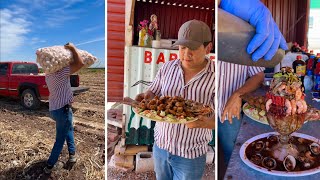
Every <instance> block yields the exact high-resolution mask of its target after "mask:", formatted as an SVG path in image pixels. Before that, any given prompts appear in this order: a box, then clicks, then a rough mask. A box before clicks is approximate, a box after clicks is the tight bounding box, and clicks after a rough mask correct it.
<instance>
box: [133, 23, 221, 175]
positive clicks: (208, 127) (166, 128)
mask: <svg viewBox="0 0 320 180" xmlns="http://www.w3.org/2000/svg"><path fill="white" fill-rule="evenodd" d="M211 41H212V36H211V30H210V28H209V27H208V25H206V24H205V23H204V22H201V21H198V20H191V21H188V22H186V23H184V24H183V25H182V26H181V27H180V29H179V33H178V41H177V42H176V43H175V45H179V57H180V59H177V60H173V61H170V62H167V63H165V64H164V65H163V66H162V67H161V68H160V70H159V71H158V73H157V75H156V77H155V79H154V81H153V83H152V85H151V86H150V87H149V90H148V91H147V92H145V93H142V94H139V95H138V96H137V97H136V100H138V101H141V100H142V99H143V98H152V97H154V96H155V95H157V96H181V97H183V98H184V99H191V100H194V101H197V102H201V103H203V104H207V105H210V106H211V108H213V109H214V96H215V93H214V92H215V86H214V82H215V76H214V61H211V60H209V59H207V58H206V54H208V53H209V52H210V50H211V49H212V43H211ZM214 124H215V121H214V115H213V113H212V114H211V115H210V116H208V117H203V116H202V117H199V120H198V121H195V122H193V123H189V124H171V123H165V122H157V123H156V125H155V128H154V136H155V138H154V139H155V142H154V147H153V156H154V159H155V172H156V177H157V179H158V180H170V179H192V180H194V179H201V177H202V175H203V171H204V167H205V161H206V153H207V146H208V143H209V142H210V141H211V140H212V137H213V136H212V129H213V128H214Z"/></svg>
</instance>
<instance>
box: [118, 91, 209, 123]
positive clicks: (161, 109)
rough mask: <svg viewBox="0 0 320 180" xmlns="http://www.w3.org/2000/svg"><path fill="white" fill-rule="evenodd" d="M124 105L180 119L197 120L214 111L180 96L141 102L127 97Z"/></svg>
mask: <svg viewBox="0 0 320 180" xmlns="http://www.w3.org/2000/svg"><path fill="white" fill-rule="evenodd" d="M122 103H124V104H127V105H130V106H132V107H135V108H139V109H140V111H141V112H142V111H149V110H153V111H154V112H156V114H157V115H158V116H160V117H165V116H169V117H171V118H178V119H183V118H187V117H188V118H195V117H197V116H199V115H203V116H205V115H209V114H210V113H213V109H212V108H211V107H210V106H208V105H203V104H202V103H199V102H195V101H192V100H185V99H184V98H182V97H178V96H175V97H170V96H162V97H158V96H155V97H154V98H153V99H143V100H142V101H141V102H138V101H135V100H133V99H131V98H129V97H125V98H124V100H123V102H122Z"/></svg>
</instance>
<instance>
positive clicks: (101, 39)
mask: <svg viewBox="0 0 320 180" xmlns="http://www.w3.org/2000/svg"><path fill="white" fill-rule="evenodd" d="M99 41H104V37H99V38H96V39H92V40H89V41H85V42H81V43H78V44H76V46H80V45H84V44H90V43H94V42H99Z"/></svg>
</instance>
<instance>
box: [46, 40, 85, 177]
mask: <svg viewBox="0 0 320 180" xmlns="http://www.w3.org/2000/svg"><path fill="white" fill-rule="evenodd" d="M65 48H66V49H69V50H70V51H71V52H72V55H73V59H74V60H73V62H72V63H71V64H70V65H69V66H67V67H65V68H63V69H61V70H59V71H57V72H55V73H52V74H46V83H47V86H48V89H49V92H50V95H49V111H50V116H51V118H52V119H53V120H54V121H55V122H56V141H55V143H54V146H53V148H52V151H51V154H50V157H49V159H48V161H47V166H46V167H45V168H44V172H45V173H46V174H50V173H51V171H52V169H53V167H54V165H55V164H56V162H57V161H58V158H59V155H60V153H61V151H62V148H63V144H64V142H65V141H66V142H67V145H68V151H69V160H68V162H69V163H75V162H76V157H75V152H76V148H75V144H74V135H73V125H72V119H73V117H72V110H71V103H72V101H73V93H72V90H71V85H70V75H71V74H73V73H75V72H76V71H78V70H79V69H81V68H82V67H83V65H84V64H83V60H82V58H81V57H80V55H79V54H78V52H77V50H76V48H75V46H74V45H73V44H72V43H68V44H66V45H65Z"/></svg>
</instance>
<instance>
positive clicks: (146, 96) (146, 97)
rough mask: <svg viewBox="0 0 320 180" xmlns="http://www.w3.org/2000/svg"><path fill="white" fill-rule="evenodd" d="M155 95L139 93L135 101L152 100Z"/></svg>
mask: <svg viewBox="0 0 320 180" xmlns="http://www.w3.org/2000/svg"><path fill="white" fill-rule="evenodd" d="M155 96H156V95H155V94H153V92H152V91H147V92H145V93H140V94H138V95H137V96H136V98H135V100H136V101H139V102H141V101H142V100H143V99H152V98H154V97H155Z"/></svg>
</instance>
